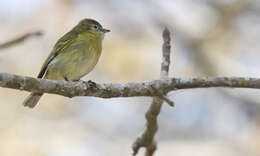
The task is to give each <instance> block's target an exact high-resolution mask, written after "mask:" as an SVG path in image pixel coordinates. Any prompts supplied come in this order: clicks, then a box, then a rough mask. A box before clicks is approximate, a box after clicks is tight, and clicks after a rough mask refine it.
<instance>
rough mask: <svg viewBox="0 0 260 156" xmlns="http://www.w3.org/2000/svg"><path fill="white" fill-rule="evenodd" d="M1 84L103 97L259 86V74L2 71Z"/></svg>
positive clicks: (71, 95)
mask: <svg viewBox="0 0 260 156" xmlns="http://www.w3.org/2000/svg"><path fill="white" fill-rule="evenodd" d="M0 87H4V88H12V89H18V90H24V91H29V92H44V93H50V94H57V95H62V96H66V97H75V96H93V97H100V98H115V97H134V96H158V95H157V94H156V92H155V91H154V88H156V89H157V90H161V91H162V92H164V93H168V92H170V91H173V90H180V89H191V88H209V87H230V88H253V89H260V78H243V77H205V78H186V79H184V78H167V79H163V80H153V81H146V82H135V83H121V84H120V83H118V84H96V85H95V86H91V85H89V83H88V82H84V81H79V82H66V81H55V80H47V79H36V78H32V77H23V76H18V75H12V74H7V73H0Z"/></svg>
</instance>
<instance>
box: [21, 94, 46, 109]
mask: <svg viewBox="0 0 260 156" xmlns="http://www.w3.org/2000/svg"><path fill="white" fill-rule="evenodd" d="M42 95H43V94H42V93H31V94H30V95H29V96H28V97H27V98H26V99H25V100H24V102H23V105H24V106H25V107H30V108H33V107H34V106H35V105H36V104H37V103H38V101H39V100H40V98H41V97H42Z"/></svg>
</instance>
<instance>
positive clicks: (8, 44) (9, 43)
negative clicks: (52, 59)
mask: <svg viewBox="0 0 260 156" xmlns="http://www.w3.org/2000/svg"><path fill="white" fill-rule="evenodd" d="M41 35H42V32H41V31H36V32H30V33H26V34H24V35H22V36H20V37H17V38H15V39H12V40H10V41H7V42H5V43H0V49H4V48H8V47H11V46H14V45H16V44H18V43H21V42H23V41H25V40H26V39H28V38H30V37H33V36H41Z"/></svg>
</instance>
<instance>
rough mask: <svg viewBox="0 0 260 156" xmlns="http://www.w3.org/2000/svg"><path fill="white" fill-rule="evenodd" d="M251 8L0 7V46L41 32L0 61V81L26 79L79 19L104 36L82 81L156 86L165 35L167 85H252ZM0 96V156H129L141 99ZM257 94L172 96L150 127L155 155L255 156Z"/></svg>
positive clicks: (46, 1)
mask: <svg viewBox="0 0 260 156" xmlns="http://www.w3.org/2000/svg"><path fill="white" fill-rule="evenodd" d="M259 16H260V1H257V0H255V1H253V0H252V1H249V0H220V1H219V0H215V1H214V0H198V1H192V0H175V1H171V0H164V1H155V0H150V1H148V0H143V1H140V0H133V1H120V0H111V1H106V0H99V1H94V0H23V1H21V0H8V1H5V0H3V1H0V23H1V25H0V28H1V29H0V42H1V43H2V42H4V41H7V40H9V39H11V38H14V37H15V36H19V35H21V34H23V33H26V32H33V31H35V30H42V31H43V32H44V36H43V37H42V38H33V39H30V40H27V41H25V42H24V43H23V44H20V45H17V46H14V47H12V48H8V49H4V50H1V51H0V71H1V72H8V73H14V74H20V75H26V76H36V75H37V74H38V71H39V69H40V67H41V64H42V62H43V61H44V59H45V58H46V57H47V55H48V54H49V52H50V51H51V50H52V47H53V45H54V44H55V42H56V41H57V39H58V38H60V37H61V36H62V35H63V34H64V33H66V32H67V31H69V30H70V29H71V28H72V27H73V26H74V25H76V24H77V22H78V21H79V20H81V19H82V18H94V19H96V20H98V21H99V22H100V23H102V25H103V26H104V27H106V28H108V29H111V30H112V31H111V33H108V34H107V35H106V36H105V39H104V46H103V53H102V56H101V59H100V61H99V63H98V65H97V66H96V68H95V70H94V71H92V72H91V73H90V74H89V75H88V76H86V77H84V80H89V79H91V80H93V81H97V82H132V81H143V80H151V79H156V78H158V77H159V73H160V63H161V44H162V38H161V33H162V30H163V26H164V25H167V26H168V27H169V28H171V31H172V34H173V36H172V38H173V42H172V44H173V48H172V49H173V53H172V63H171V66H170V76H171V77H172V76H175V77H198V76H246V77H258V76H259V75H260V70H259V67H260V61H259V59H260V53H259V49H260V44H259V43H260V18H259ZM27 94H28V93H26V92H20V91H16V90H10V89H4V88H0V104H1V109H0V123H1V124H0V138H1V139H0V155H3V156H11V155H20V156H23V155H24V156H30V155H39V156H65V155H77V156H81V155H82V156H83V155H84V156H85V155H92V156H99V155H114V156H117V155H118V156H121V155H129V154H130V153H131V144H132V142H133V141H134V140H135V138H136V136H137V135H138V134H140V132H141V131H142V129H143V128H144V123H145V120H144V113H145V111H146V109H147V107H148V106H149V104H150V103H151V99H150V98H120V99H98V98H92V97H78V98H73V99H68V98H64V97H59V96H55V95H44V97H43V98H42V99H41V101H40V104H39V105H38V106H37V108H35V109H33V110H30V109H27V108H24V107H23V106H22V101H23V100H24V98H25V97H26V95H27ZM259 95H260V92H259V91H258V90H251V89H196V90H195V89H193V90H185V91H178V92H173V93H171V94H170V98H171V99H172V100H174V101H175V103H176V107H174V108H170V107H168V106H167V105H165V106H164V107H163V109H162V112H161V114H160V118H159V126H160V128H159V132H158V134H157V140H158V143H159V145H158V147H159V148H158V151H157V153H156V154H157V155H207V156H217V155H229V156H230V155H236V156H237V155H243V156H244V155H260V150H259V148H258V147H259V146H260V141H259V140H260V139H259V138H260V137H259V136H260V127H259V126H260V120H259V119H260V98H259V97H260V96H259Z"/></svg>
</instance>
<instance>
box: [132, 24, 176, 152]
mask: <svg viewBox="0 0 260 156" xmlns="http://www.w3.org/2000/svg"><path fill="white" fill-rule="evenodd" d="M162 36H163V47H162V51H163V57H162V64H161V76H160V78H161V79H165V78H167V77H168V73H169V65H170V54H171V44H170V42H171V38H170V31H169V30H168V28H165V29H164V31H163V35H162ZM160 92H161V91H160V90H158V91H157V94H158V93H159V95H160V96H159V97H154V98H153V101H152V104H151V106H150V107H149V109H148V111H147V112H146V120H147V123H146V129H145V131H144V132H143V134H142V135H141V137H138V138H137V139H136V140H135V142H134V144H133V147H132V148H133V155H136V154H137V153H138V151H139V149H140V148H141V147H145V148H146V151H145V156H152V155H153V153H154V152H155V150H156V143H155V142H154V136H155V134H156V132H157V129H158V123H157V117H158V115H159V114H160V111H161V107H162V103H163V100H164V101H166V102H167V103H168V104H170V105H171V106H173V105H174V103H173V102H172V101H171V100H170V99H168V98H167V97H165V96H164V95H162V94H160Z"/></svg>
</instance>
